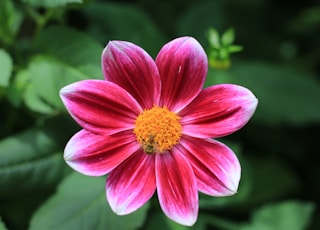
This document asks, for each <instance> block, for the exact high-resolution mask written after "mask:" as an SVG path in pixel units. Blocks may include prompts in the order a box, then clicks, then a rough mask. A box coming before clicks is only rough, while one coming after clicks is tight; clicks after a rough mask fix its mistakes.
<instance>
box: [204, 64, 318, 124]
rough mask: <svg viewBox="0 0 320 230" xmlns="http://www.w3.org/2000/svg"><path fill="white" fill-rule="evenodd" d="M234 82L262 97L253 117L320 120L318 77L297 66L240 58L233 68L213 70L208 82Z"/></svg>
mask: <svg viewBox="0 0 320 230" xmlns="http://www.w3.org/2000/svg"><path fill="white" fill-rule="evenodd" d="M217 83H235V84H240V85H243V86H246V87H247V88H249V89H250V90H251V91H253V93H254V94H255V95H256V97H257V98H258V100H259V104H258V108H257V111H256V112H255V114H254V116H253V119H255V120H258V121H261V122H268V123H279V122H287V123H294V124H305V123H311V122H318V121H319V120H320V109H319V105H320V84H319V82H317V81H316V77H315V76H313V75H311V74H309V73H305V72H302V71H299V70H297V69H294V68H292V67H291V68H287V67H282V66H278V65H275V64H267V63H263V62H241V63H237V64H236V65H234V66H233V67H232V68H231V69H230V70H228V71H225V72H218V71H213V70H210V71H209V74H208V77H207V85H212V84H217Z"/></svg>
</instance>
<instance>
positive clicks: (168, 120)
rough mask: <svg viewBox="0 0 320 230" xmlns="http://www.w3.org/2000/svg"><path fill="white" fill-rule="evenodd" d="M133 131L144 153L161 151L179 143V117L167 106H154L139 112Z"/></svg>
mask: <svg viewBox="0 0 320 230" xmlns="http://www.w3.org/2000/svg"><path fill="white" fill-rule="evenodd" d="M133 132H134V134H135V135H136V137H137V141H138V142H139V143H140V144H141V145H142V147H143V149H144V151H145V152H146V153H148V154H151V153H163V152H164V151H166V150H170V149H171V148H172V147H173V146H174V145H176V144H178V143H179V140H180V138H181V135H182V127H181V124H180V117H179V116H178V115H176V114H175V113H174V112H172V111H170V110H168V108H167V107H159V106H154V107H153V108H151V109H149V110H144V111H143V112H142V113H140V114H139V116H138V117H137V119H136V122H135V128H134V130H133Z"/></svg>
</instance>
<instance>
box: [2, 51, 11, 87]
mask: <svg viewBox="0 0 320 230" xmlns="http://www.w3.org/2000/svg"><path fill="white" fill-rule="evenodd" d="M0 66H1V68H0V86H4V87H6V86H8V85H9V79H10V76H11V71H12V59H11V57H10V55H9V54H8V53H7V52H6V51H5V50H3V49H0Z"/></svg>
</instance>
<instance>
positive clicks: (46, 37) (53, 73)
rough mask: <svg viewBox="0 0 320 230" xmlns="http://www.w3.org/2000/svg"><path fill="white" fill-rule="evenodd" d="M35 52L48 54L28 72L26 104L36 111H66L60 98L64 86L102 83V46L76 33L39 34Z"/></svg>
mask: <svg viewBox="0 0 320 230" xmlns="http://www.w3.org/2000/svg"><path fill="white" fill-rule="evenodd" d="M48 41H50V42H49V43H48ZM33 50H34V52H35V53H44V54H46V55H38V56H35V57H34V58H33V59H32V60H31V62H30V63H29V66H28V68H27V69H26V72H27V73H26V75H28V76H29V80H30V84H29V85H28V86H27V87H26V90H25V94H24V101H25V102H26V105H27V106H28V107H29V108H30V109H31V110H33V111H36V112H40V113H44V114H56V113H59V112H60V111H62V110H63V111H65V109H64V106H63V104H62V102H61V100H60V98H59V91H60V89H61V88H62V87H63V86H65V85H67V84H70V83H73V82H75V81H80V80H84V79H96V78H98V79H102V73H101V60H100V58H101V53H102V50H103V48H102V46H101V45H100V44H99V43H97V42H96V41H95V40H93V39H92V38H90V37H89V36H87V35H85V34H82V33H80V32H78V31H76V30H73V29H69V28H66V27H61V26H52V27H50V28H48V29H46V30H44V31H43V32H42V33H41V34H40V36H39V37H38V39H37V40H36V41H35V42H34V46H33Z"/></svg>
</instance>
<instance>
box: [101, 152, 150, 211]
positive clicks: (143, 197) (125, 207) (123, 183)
mask: <svg viewBox="0 0 320 230" xmlns="http://www.w3.org/2000/svg"><path fill="white" fill-rule="evenodd" d="M154 165H155V159H154V155H148V154H145V153H144V152H143V151H142V150H138V151H137V152H136V153H135V154H133V155H132V156H131V157H130V158H128V159H127V160H126V161H124V162H123V163H122V164H121V165H119V166H118V167H117V168H116V169H114V170H113V171H112V172H111V173H110V174H109V176H108V178H107V186H106V191H107V200H108V202H109V204H110V207H111V209H112V210H113V211H114V212H115V213H117V214H118V215H125V214H129V213H131V212H134V211H135V210H137V209H138V208H140V207H141V206H142V205H144V204H145V203H146V202H147V201H148V200H149V199H150V198H151V197H152V195H153V194H154V192H155V190H156V178H155V166H154Z"/></svg>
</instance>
